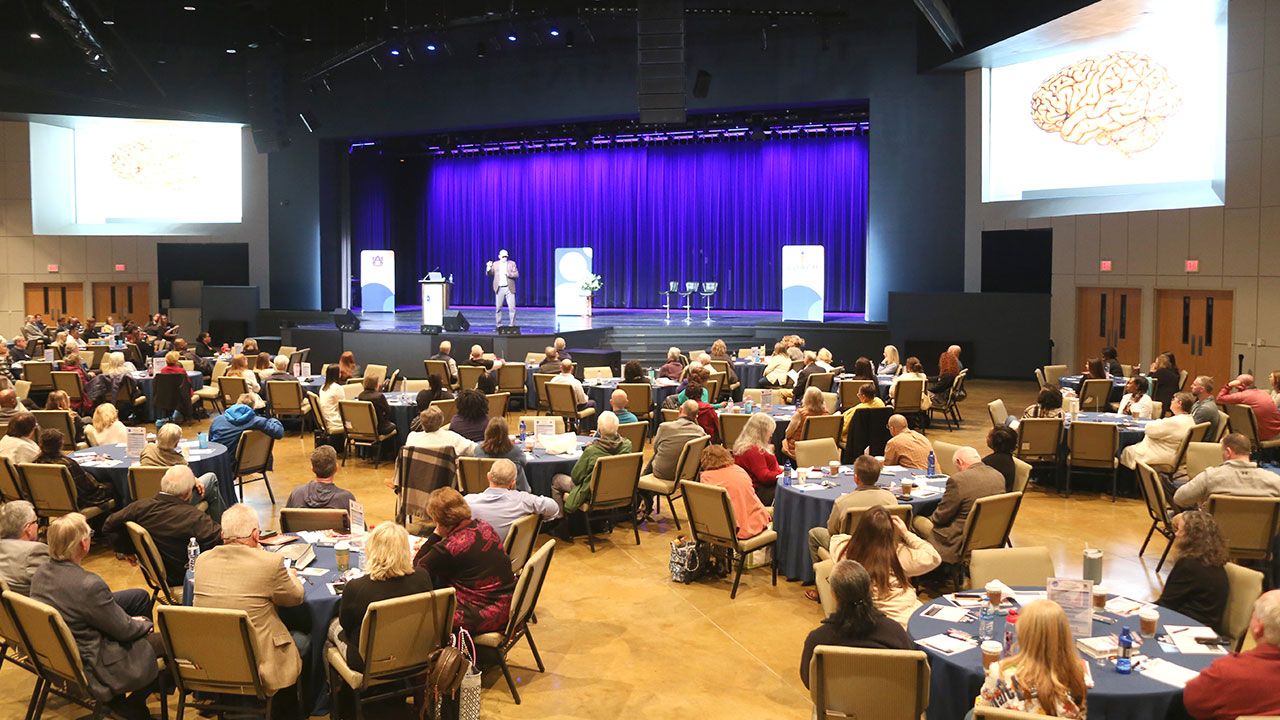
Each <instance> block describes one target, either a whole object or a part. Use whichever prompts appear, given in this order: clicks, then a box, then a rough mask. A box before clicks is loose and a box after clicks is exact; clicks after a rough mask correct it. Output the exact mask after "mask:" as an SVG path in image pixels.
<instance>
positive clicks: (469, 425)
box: [449, 390, 489, 442]
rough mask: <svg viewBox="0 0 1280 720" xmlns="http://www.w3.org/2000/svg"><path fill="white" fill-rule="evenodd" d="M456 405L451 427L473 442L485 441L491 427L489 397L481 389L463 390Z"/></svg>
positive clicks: (450, 422)
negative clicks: (486, 431) (485, 434)
mask: <svg viewBox="0 0 1280 720" xmlns="http://www.w3.org/2000/svg"><path fill="white" fill-rule="evenodd" d="M454 407H455V409H456V412H455V414H454V416H453V418H452V419H451V420H449V429H450V430H452V431H454V432H456V433H458V434H459V435H461V436H462V437H464V438H466V439H468V440H470V441H471V442H483V441H484V432H485V430H486V429H487V428H488V427H489V399H488V398H486V397H485V396H484V394H483V393H481V392H480V391H479V390H463V391H462V392H460V393H458V400H457V403H456V404H455V406H454Z"/></svg>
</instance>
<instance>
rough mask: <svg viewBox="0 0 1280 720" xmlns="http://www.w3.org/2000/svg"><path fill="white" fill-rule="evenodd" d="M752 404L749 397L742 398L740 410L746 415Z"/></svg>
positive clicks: (749, 412) (749, 411) (748, 413)
mask: <svg viewBox="0 0 1280 720" xmlns="http://www.w3.org/2000/svg"><path fill="white" fill-rule="evenodd" d="M752 406H753V403H752V402H751V398H747V399H746V400H743V401H742V412H744V413H746V414H747V415H750V414H751V411H752Z"/></svg>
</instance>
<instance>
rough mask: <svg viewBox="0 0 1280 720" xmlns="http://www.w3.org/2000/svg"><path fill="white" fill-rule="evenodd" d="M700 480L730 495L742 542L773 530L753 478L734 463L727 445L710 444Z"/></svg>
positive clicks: (703, 456)
mask: <svg viewBox="0 0 1280 720" xmlns="http://www.w3.org/2000/svg"><path fill="white" fill-rule="evenodd" d="M699 480H700V481H701V482H704V483H706V484H708V485H715V486H716V487H722V488H724V489H725V490H727V491H728V492H729V505H730V506H732V507H733V517H734V520H735V522H736V523H737V525H738V539H740V540H746V539H748V538H753V537H755V536H756V535H759V534H760V533H762V532H764V531H765V530H767V529H769V522H770V520H771V519H772V518H770V516H769V513H768V511H766V510H765V509H764V505H763V504H761V502H760V498H758V497H756V494H755V491H754V490H753V489H752V487H751V476H750V475H748V474H747V471H746V470H743V469H742V468H740V467H738V466H737V465H736V464H734V462H733V455H731V454H729V451H728V450H727V449H725V447H724V446H723V445H708V446H707V449H706V450H704V451H702V473H701V474H700V475H699Z"/></svg>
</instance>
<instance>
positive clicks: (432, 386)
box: [415, 375, 453, 412]
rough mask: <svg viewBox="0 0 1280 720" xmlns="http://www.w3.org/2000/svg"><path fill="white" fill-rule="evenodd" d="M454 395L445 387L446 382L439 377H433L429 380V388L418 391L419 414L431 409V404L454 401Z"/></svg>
mask: <svg viewBox="0 0 1280 720" xmlns="http://www.w3.org/2000/svg"><path fill="white" fill-rule="evenodd" d="M452 399H453V393H451V392H449V390H448V389H447V388H445V386H444V380H443V379H442V378H441V377H440V376H439V375H432V376H431V377H429V378H427V388H426V389H425V390H419V391H418V397H417V399H416V400H415V402H416V404H417V406H418V412H422V411H423V410H426V409H427V408H429V407H431V403H433V402H435V401H437V400H452Z"/></svg>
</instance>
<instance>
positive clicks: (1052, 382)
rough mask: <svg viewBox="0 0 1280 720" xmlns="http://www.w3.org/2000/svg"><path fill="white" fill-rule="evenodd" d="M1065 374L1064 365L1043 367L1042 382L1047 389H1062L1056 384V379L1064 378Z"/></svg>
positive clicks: (1065, 367)
mask: <svg viewBox="0 0 1280 720" xmlns="http://www.w3.org/2000/svg"><path fill="white" fill-rule="evenodd" d="M1066 374H1067V366H1066V365H1045V366H1044V382H1045V384H1046V385H1048V386H1049V387H1056V388H1060V387H1062V386H1061V384H1059V382H1058V378H1060V377H1065V376H1066Z"/></svg>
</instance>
